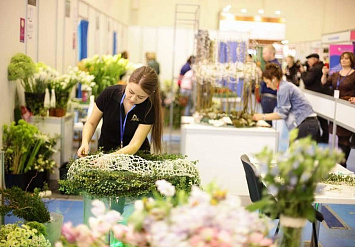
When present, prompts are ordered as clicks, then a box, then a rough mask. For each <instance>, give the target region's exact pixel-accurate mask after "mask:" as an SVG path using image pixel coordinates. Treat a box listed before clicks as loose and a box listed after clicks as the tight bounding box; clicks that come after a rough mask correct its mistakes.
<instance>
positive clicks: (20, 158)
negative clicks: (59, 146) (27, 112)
mask: <svg viewBox="0 0 355 247" xmlns="http://www.w3.org/2000/svg"><path fill="white" fill-rule="evenodd" d="M57 139H58V137H54V138H48V136H46V135H43V134H41V133H40V132H39V130H38V128H37V127H36V126H34V125H31V124H29V123H27V122H26V121H24V120H22V119H21V120H19V122H18V124H17V125H16V123H15V122H12V123H11V125H9V126H8V125H6V124H5V125H4V126H3V137H2V142H3V148H2V150H4V151H5V171H6V172H7V173H12V174H22V173H25V172H27V171H29V170H38V171H44V170H49V171H52V170H53V167H54V166H55V162H54V161H52V160H50V158H49V157H50V156H51V155H52V154H53V153H54V152H55V150H54V148H53V147H54V146H55V144H56V142H57Z"/></svg>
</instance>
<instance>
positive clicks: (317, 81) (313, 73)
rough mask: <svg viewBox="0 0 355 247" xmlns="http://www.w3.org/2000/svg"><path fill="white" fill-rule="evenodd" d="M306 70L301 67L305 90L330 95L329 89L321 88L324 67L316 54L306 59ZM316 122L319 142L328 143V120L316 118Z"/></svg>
mask: <svg viewBox="0 0 355 247" xmlns="http://www.w3.org/2000/svg"><path fill="white" fill-rule="evenodd" d="M306 58H307V63H308V66H309V67H308V69H307V71H305V70H304V68H303V67H302V66H301V67H300V71H301V73H302V74H301V78H302V80H303V83H304V85H305V88H306V89H308V90H311V91H315V92H318V93H323V94H327V95H332V92H331V90H330V88H329V87H326V86H323V85H322V82H321V78H322V75H323V73H322V68H323V66H324V64H323V62H322V61H320V60H319V55H318V54H317V53H312V54H310V55H308V56H307V57H306ZM318 121H319V123H320V126H321V129H322V134H321V137H320V140H319V142H323V143H328V141H329V130H328V120H327V119H324V118H321V117H319V116H318Z"/></svg>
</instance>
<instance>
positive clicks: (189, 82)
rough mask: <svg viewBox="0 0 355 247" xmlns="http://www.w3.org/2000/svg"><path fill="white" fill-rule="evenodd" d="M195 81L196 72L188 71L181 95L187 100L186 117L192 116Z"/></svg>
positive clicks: (184, 78)
mask: <svg viewBox="0 0 355 247" xmlns="http://www.w3.org/2000/svg"><path fill="white" fill-rule="evenodd" d="M193 81H194V71H193V70H192V69H190V70H189V71H187V72H186V73H185V74H184V76H183V77H182V79H181V84H180V94H181V95H182V96H184V97H186V98H187V104H186V106H185V111H184V116H191V115H192V109H193V95H192V92H193Z"/></svg>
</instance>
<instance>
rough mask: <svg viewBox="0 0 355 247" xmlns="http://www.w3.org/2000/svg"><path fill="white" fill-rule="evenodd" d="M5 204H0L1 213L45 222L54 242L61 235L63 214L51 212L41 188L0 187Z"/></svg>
mask: <svg viewBox="0 0 355 247" xmlns="http://www.w3.org/2000/svg"><path fill="white" fill-rule="evenodd" d="M0 195H1V196H2V198H3V204H2V205H0V215H2V216H5V215H10V214H12V215H14V216H16V217H19V218H21V219H23V220H24V221H25V222H31V221H36V222H39V223H42V224H44V226H45V228H46V232H47V234H48V236H47V238H48V239H49V241H50V242H51V243H54V242H55V241H56V240H58V238H59V237H60V230H58V229H60V228H61V225H62V224H63V215H61V214H58V213H54V212H49V211H48V209H47V207H46V205H45V203H44V202H43V200H42V198H41V197H40V196H39V190H38V189H35V190H34V193H29V192H27V191H23V190H22V189H20V188H19V187H11V188H9V189H2V188H1V189H0Z"/></svg>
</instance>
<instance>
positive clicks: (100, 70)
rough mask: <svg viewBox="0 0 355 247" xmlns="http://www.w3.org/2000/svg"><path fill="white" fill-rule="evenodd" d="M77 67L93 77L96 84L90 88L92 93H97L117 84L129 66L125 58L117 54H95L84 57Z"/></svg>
mask: <svg viewBox="0 0 355 247" xmlns="http://www.w3.org/2000/svg"><path fill="white" fill-rule="evenodd" d="M78 67H79V68H80V69H81V70H83V71H87V72H89V74H90V75H93V76H94V77H95V83H96V85H94V86H93V88H92V94H93V95H95V97H96V96H97V95H99V94H100V93H101V92H102V91H103V90H104V89H105V88H106V87H108V86H112V85H115V84H117V83H118V82H119V81H120V78H121V76H122V75H124V74H125V73H126V71H127V70H128V69H130V68H131V64H130V63H129V62H128V60H127V59H124V58H122V57H121V54H118V55H114V56H112V55H103V56H98V55H95V56H93V57H92V58H87V59H84V60H82V61H81V62H80V64H79V65H78Z"/></svg>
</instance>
